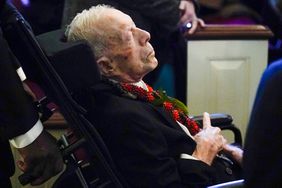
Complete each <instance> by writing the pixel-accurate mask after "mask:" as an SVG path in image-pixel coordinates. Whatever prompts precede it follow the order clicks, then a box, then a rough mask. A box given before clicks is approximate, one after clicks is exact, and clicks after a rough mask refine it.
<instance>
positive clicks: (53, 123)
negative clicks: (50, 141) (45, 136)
mask: <svg viewBox="0 0 282 188" xmlns="http://www.w3.org/2000/svg"><path fill="white" fill-rule="evenodd" d="M43 125H44V127H45V128H47V129H65V128H68V125H67V122H66V120H65V119H64V117H63V116H62V114H61V113H60V112H54V114H53V115H52V116H51V117H50V118H49V119H48V120H47V121H45V122H44V123H43Z"/></svg>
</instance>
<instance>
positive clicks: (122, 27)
mask: <svg viewBox="0 0 282 188" xmlns="http://www.w3.org/2000/svg"><path fill="white" fill-rule="evenodd" d="M105 17H106V19H105V22H104V27H105V32H107V40H108V42H109V49H110V50H109V51H108V52H107V56H108V57H109V58H110V59H111V63H112V66H113V71H112V75H111V76H110V77H112V78H114V79H116V80H118V81H120V82H137V81H139V80H141V79H142V78H143V77H144V76H145V75H146V74H147V73H149V72H150V71H152V70H154V69H155V68H156V67H157V65H158V61H157V59H156V58H155V52H154V49H153V47H152V46H151V44H150V43H149V40H150V34H149V33H148V32H146V31H144V30H141V29H139V28H137V27H136V26H135V24H134V22H133V21H132V19H131V18H130V17H129V16H128V15H126V14H124V13H122V12H120V11H118V10H109V13H108V14H106V16H105Z"/></svg>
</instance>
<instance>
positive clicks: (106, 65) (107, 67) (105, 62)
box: [97, 56, 114, 77]
mask: <svg viewBox="0 0 282 188" xmlns="http://www.w3.org/2000/svg"><path fill="white" fill-rule="evenodd" d="M97 64H98V66H99V69H100V71H101V73H102V74H103V75H105V76H108V77H110V76H112V73H113V71H114V67H113V63H112V61H111V59H109V58H108V57H105V56H103V57H100V58H99V59H98V60H97Z"/></svg>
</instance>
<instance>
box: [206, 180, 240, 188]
mask: <svg viewBox="0 0 282 188" xmlns="http://www.w3.org/2000/svg"><path fill="white" fill-rule="evenodd" d="M243 187H244V180H243V179H241V180H236V181H230V182H226V183H221V184H217V185H212V186H209V187H207V188H243Z"/></svg>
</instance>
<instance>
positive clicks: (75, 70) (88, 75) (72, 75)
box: [36, 29, 100, 92]
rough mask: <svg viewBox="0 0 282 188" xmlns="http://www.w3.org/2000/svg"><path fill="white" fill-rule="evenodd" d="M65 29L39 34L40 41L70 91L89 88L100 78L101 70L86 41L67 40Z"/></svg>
mask: <svg viewBox="0 0 282 188" xmlns="http://www.w3.org/2000/svg"><path fill="white" fill-rule="evenodd" d="M63 36H64V30H63V29H59V30H55V31H51V32H48V33H44V34H41V35H38V36H37V37H36V38H37V40H38V43H39V44H40V46H41V47H42V49H43V50H44V51H45V53H46V55H47V56H48V58H49V60H50V61H51V63H52V65H53V66H54V68H55V70H56V71H57V72H58V74H59V75H60V77H61V78H62V80H63V81H64V83H65V85H66V86H67V88H68V90H69V91H70V92H76V91H80V90H81V89H85V88H89V87H91V86H93V85H94V84H96V83H97V82H98V81H99V80H100V72H99V70H98V66H97V64H96V62H95V57H94V55H93V52H92V50H91V47H90V46H89V45H88V43H87V42H86V41H83V40H82V41H76V42H65V41H64V40H63Z"/></svg>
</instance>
